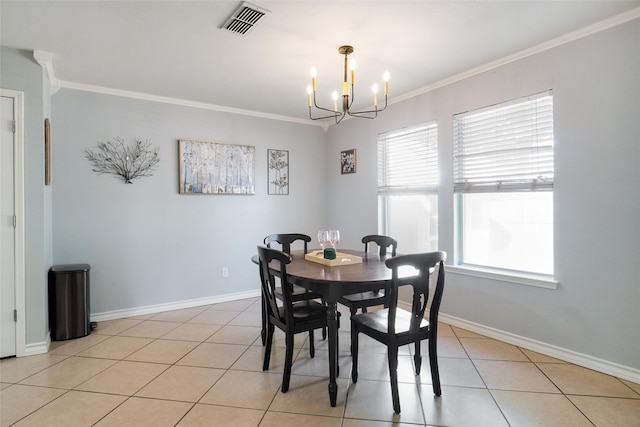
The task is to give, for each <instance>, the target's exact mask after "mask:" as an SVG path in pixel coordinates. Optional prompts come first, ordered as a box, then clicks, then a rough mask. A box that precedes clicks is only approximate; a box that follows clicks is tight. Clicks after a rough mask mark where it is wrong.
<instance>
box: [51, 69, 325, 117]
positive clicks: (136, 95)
mask: <svg viewBox="0 0 640 427" xmlns="http://www.w3.org/2000/svg"><path fill="white" fill-rule="evenodd" d="M59 82H60V87H63V88H66V89H74V90H80V91H84V92H94V93H101V94H104V95H112V96H120V97H124V98H132V99H139V100H142V101H151V102H160V103H164V104H173V105H179V106H182V107H192V108H199V109H203V110H212V111H221V112H224V113H232V114H240V115H244V116H252V117H260V118H264V119H270V120H280V121H285V122H292V123H299V124H303V125H312V126H322V124H318V123H315V122H312V121H311V120H306V119H298V118H296V117H289V116H282V115H278V114H270V113H263V112H260V111H252V110H244V109H241V108H232V107H225V106H223V105H216V104H208V103H206V102H197V101H190V100H188V99H180V98H172V97H168V96H159V95H151V94H148V93H143V92H134V91H129V90H122V89H113V88H109V87H104V86H95V85H89V84H84V83H76V82H70V81H65V80H60V81H59Z"/></svg>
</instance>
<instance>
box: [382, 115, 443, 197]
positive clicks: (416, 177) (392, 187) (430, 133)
mask: <svg viewBox="0 0 640 427" xmlns="http://www.w3.org/2000/svg"><path fill="white" fill-rule="evenodd" d="M439 183H440V170H439V169H438V127H437V125H436V124H435V123H429V124H426V125H421V126H415V127H411V128H405V129H401V130H399V131H393V132H388V133H385V134H380V135H378V193H379V194H388V193H399V192H401V193H412V192H425V191H427V192H435V191H437V187H438V184H439Z"/></svg>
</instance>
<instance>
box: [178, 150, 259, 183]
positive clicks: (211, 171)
mask: <svg viewBox="0 0 640 427" xmlns="http://www.w3.org/2000/svg"><path fill="white" fill-rule="evenodd" d="M178 142H179V148H178V150H179V154H180V156H179V157H180V159H179V161H180V193H181V194H255V192H256V187H255V152H256V147H254V146H251V145H236V144H222V143H218V142H207V141H196V140H191V139H180V140H179V141H178Z"/></svg>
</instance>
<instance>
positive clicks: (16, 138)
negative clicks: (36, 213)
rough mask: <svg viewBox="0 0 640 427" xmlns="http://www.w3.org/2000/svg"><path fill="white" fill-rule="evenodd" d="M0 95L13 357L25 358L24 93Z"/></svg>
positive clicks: (4, 90)
mask: <svg viewBox="0 0 640 427" xmlns="http://www.w3.org/2000/svg"><path fill="white" fill-rule="evenodd" d="M0 96H4V97H7V98H13V120H14V121H15V123H16V125H15V132H14V134H13V177H14V182H13V203H14V212H15V215H16V227H15V243H14V252H15V259H14V263H15V264H14V273H15V291H16V294H15V298H16V301H15V303H16V311H17V316H16V356H17V357H21V356H26V328H25V324H26V320H25V319H26V311H25V310H26V309H25V307H26V304H25V302H26V301H25V252H24V249H25V246H24V235H25V224H24V220H25V217H24V92H20V91H15V90H10V89H2V88H0Z"/></svg>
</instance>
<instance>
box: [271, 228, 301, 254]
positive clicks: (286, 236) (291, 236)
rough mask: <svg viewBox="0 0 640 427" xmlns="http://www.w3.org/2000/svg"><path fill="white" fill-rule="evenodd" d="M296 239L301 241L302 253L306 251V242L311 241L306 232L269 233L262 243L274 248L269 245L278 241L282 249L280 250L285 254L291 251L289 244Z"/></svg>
mask: <svg viewBox="0 0 640 427" xmlns="http://www.w3.org/2000/svg"><path fill="white" fill-rule="evenodd" d="M296 241H302V244H303V247H304V253H305V254H306V253H307V243H309V242H311V237H310V236H308V235H306V234H301V233H282V234H271V235H269V236H267V237H265V238H264V244H265V245H267V248H270V249H274V248H272V247H271V245H272V244H273V243H279V244H280V246H281V249H282V252H285V253H287V254H290V253H291V244H292V243H294V242H296Z"/></svg>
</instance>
